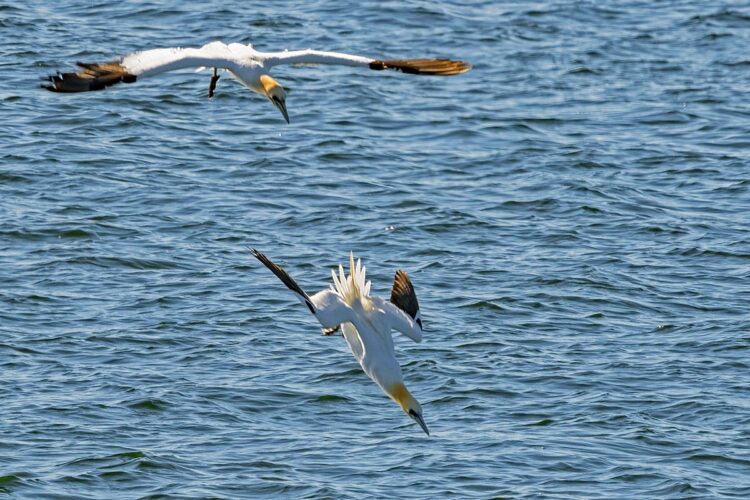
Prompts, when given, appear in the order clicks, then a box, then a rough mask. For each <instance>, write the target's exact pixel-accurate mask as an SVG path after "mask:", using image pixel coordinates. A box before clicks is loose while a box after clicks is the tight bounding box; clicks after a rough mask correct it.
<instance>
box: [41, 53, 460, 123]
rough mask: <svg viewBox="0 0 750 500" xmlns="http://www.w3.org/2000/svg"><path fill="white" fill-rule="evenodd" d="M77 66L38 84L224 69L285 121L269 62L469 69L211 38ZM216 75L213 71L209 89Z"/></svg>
mask: <svg viewBox="0 0 750 500" xmlns="http://www.w3.org/2000/svg"><path fill="white" fill-rule="evenodd" d="M77 64H78V66H79V67H80V68H81V69H80V70H79V71H77V72H74V73H72V72H71V73H58V74H56V75H51V76H50V77H49V81H50V82H51V84H50V85H45V86H44V87H45V88H47V89H49V90H52V91H55V92H86V91H91V90H102V89H104V88H106V87H108V86H111V85H114V84H117V83H120V82H123V83H134V82H135V81H137V80H140V79H143V78H147V77H150V76H154V75H158V74H160V73H164V72H168V71H176V70H180V69H186V68H206V67H208V68H221V69H224V70H226V71H227V72H229V73H230V74H231V75H232V76H234V77H235V78H236V79H237V80H239V81H240V82H241V83H242V84H243V85H245V86H246V87H247V88H249V89H250V90H252V91H254V92H256V93H258V94H261V95H263V96H265V97H267V98H268V99H270V100H271V101H272V102H273V103H274V105H275V106H276V107H278V108H279V110H280V111H281V113H282V114H283V115H284V118H285V119H286V120H287V122H288V121H289V117H288V114H287V112H286V105H285V100H286V93H285V91H284V89H283V87H282V86H281V85H280V84H279V83H278V82H276V80H274V79H273V78H271V77H270V75H269V72H270V70H271V69H272V68H273V67H274V66H278V65H282V64H338V65H344V66H360V67H365V68H370V69H374V70H383V69H395V70H400V71H402V72H404V73H412V74H422V75H443V76H445V75H456V74H460V73H465V72H466V71H469V69H471V65H470V64H467V63H464V62H462V61H451V60H448V59H394V60H379V59H373V58H369V57H363V56H356V55H350V54H342V53H338V52H325V51H319V50H311V49H307V50H295V51H283V52H260V51H257V50H255V49H254V48H253V47H252V45H244V44H241V43H230V44H226V43H223V42H218V41H217V42H211V43H208V44H206V45H204V46H203V47H200V48H162V49H152V50H143V51H138V52H133V53H131V54H128V55H126V56H124V57H122V58H121V59H120V60H118V61H114V62H109V63H93V64H91V63H77ZM216 79H218V77H217V76H216V75H214V79H213V80H212V82H211V87H210V89H209V95H212V94H213V88H214V87H215V84H216Z"/></svg>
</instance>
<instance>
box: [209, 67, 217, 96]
mask: <svg viewBox="0 0 750 500" xmlns="http://www.w3.org/2000/svg"><path fill="white" fill-rule="evenodd" d="M219 78H220V76H219V73H218V71H217V70H216V68H214V73H213V75H211V83H209V84H208V97H213V96H214V89H216V82H218V81H219Z"/></svg>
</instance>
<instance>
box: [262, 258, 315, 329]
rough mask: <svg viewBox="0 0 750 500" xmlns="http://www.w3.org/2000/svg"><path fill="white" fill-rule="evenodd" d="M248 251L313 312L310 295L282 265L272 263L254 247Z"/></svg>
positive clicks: (313, 307)
mask: <svg viewBox="0 0 750 500" xmlns="http://www.w3.org/2000/svg"><path fill="white" fill-rule="evenodd" d="M250 252H251V253H252V254H253V256H254V257H255V258H256V259H258V260H259V261H260V262H261V264H263V265H264V266H266V267H267V268H268V269H269V270H270V271H271V272H272V273H273V274H275V275H276V277H277V278H279V279H280V280H281V282H282V283H284V285H286V287H287V288H289V289H290V290H291V291H293V292H294V293H296V294H297V295H299V296H300V298H302V300H303V301H304V302H305V305H306V306H307V308H308V309H309V310H310V312H311V313H313V314H315V306H314V305H313V303H312V301H311V300H310V297H309V296H308V295H307V294H306V293H305V291H304V290H302V288H300V286H299V285H298V284H297V282H296V281H294V279H293V278H292V277H291V276H289V273H287V272H286V271H285V270H284V268H283V267H281V266H279V265H278V264H276V263H274V262H273V261H272V260H271V259H269V258H268V257H266V256H265V255H263V254H262V253H261V252H259V251H258V250H256V249H255V248H250Z"/></svg>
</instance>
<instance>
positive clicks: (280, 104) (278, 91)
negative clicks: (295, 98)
mask: <svg viewBox="0 0 750 500" xmlns="http://www.w3.org/2000/svg"><path fill="white" fill-rule="evenodd" d="M260 85H261V87H262V88H263V94H265V96H266V97H268V99H269V100H270V101H271V102H272V103H273V105H274V106H276V107H277V108H278V110H279V111H281V114H282V115H284V119H285V120H286V122H287V123H289V114H288V113H287V112H286V91H285V90H284V87H282V86H281V84H279V82H277V81H276V80H274V79H273V78H271V77H270V76H268V75H260Z"/></svg>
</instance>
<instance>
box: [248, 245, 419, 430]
mask: <svg viewBox="0 0 750 500" xmlns="http://www.w3.org/2000/svg"><path fill="white" fill-rule="evenodd" d="M251 251H252V253H253V255H254V256H255V257H256V258H257V259H258V260H259V261H261V262H262V263H263V265H265V266H266V267H267V268H268V269H270V270H271V272H273V273H274V274H275V275H276V277H277V278H279V279H280V280H281V281H282V282H283V283H284V284H285V285H286V286H287V288H289V289H290V290H291V291H293V292H294V293H295V294H296V295H297V298H298V299H299V300H300V301H301V302H302V303H303V304H305V305H306V306H307V308H308V309H309V310H310V312H311V313H313V315H315V317H316V318H317V319H318V321H320V324H321V325H323V333H324V334H325V335H331V334H333V333H334V332H336V331H337V330H339V329H341V332H342V334H343V336H344V339H346V343H347V344H349V349H351V351H352V354H354V357H355V358H357V361H359V364H360V366H362V370H364V372H365V373H366V374H367V376H368V377H370V378H371V379H372V380H373V381H374V382H375V383H376V384H378V386H380V388H381V389H382V390H383V392H385V393H386V394H387V395H388V396H389V397H390V398H391V399H393V400H394V401H395V402H396V403H398V405H399V406H400V407H401V409H402V410H403V411H404V412H405V413H406V414H407V415H408V416H409V417H411V418H412V419H413V420H414V421H415V422H417V423H418V424H419V426H420V427H421V428H422V430H423V431H424V432H425V433H426V434H427V435H428V436H429V435H430V431H429V429H427V425H426V424H425V422H424V419H423V418H422V406H420V404H419V402H418V401H417V400H416V399H414V397H413V396H412V395H411V393H410V392H409V391H408V390H407V389H406V386H405V385H404V379H403V375H402V374H401V367H400V366H399V364H398V361H397V360H396V353H395V351H394V349H393V338H392V337H391V329H394V330H398V331H399V332H401V333H403V334H404V335H406V336H407V337H409V338H410V339H412V340H414V341H415V342H421V341H422V318H421V317H420V314H419V303H418V302H417V295H416V294H415V293H414V287H413V286H412V284H411V281H410V280H409V276H408V275H407V274H406V272H404V271H401V270H399V271H397V272H396V277H395V279H394V281H393V289H392V290H391V300H390V302H388V301H385V300H383V299H380V298H378V297H370V282H369V281H367V282H365V267H364V266H363V265H362V261H361V260H357V264H356V266H355V264H354V256H353V255H352V254H351V253H350V254H349V276H348V277H347V276H345V275H344V268H343V267H342V266H341V264H339V273H338V276H336V272H335V271H334V270H331V275H332V276H333V285H331V288H330V289H329V290H322V291H320V292H318V293H316V294H315V295H313V296H309V295H307V293H305V292H304V290H302V288H300V286H299V285H298V284H297V282H296V281H294V280H293V279H292V277H291V276H289V274H288V273H287V272H286V271H285V270H284V269H283V268H281V267H280V266H278V265H276V264H274V263H273V262H272V261H271V260H270V259H269V258H268V257H266V256H265V255H263V254H262V253H260V252H259V251H258V250H256V249H254V248H253V249H251Z"/></svg>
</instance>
